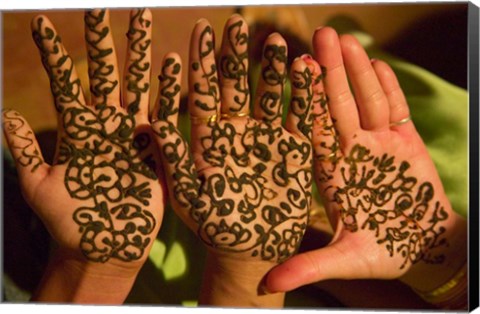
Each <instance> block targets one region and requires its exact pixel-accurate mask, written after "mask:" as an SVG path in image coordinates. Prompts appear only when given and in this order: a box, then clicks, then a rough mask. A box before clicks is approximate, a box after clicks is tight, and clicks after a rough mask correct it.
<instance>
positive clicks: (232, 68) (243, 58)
mask: <svg viewBox="0 0 480 314" xmlns="http://www.w3.org/2000/svg"><path fill="white" fill-rule="evenodd" d="M242 26H243V21H238V22H236V23H234V24H232V25H230V26H229V27H228V29H227V38H228V44H229V46H230V49H231V50H232V51H233V53H232V54H227V55H222V57H221V59H220V71H221V73H222V77H223V78H224V79H229V80H234V81H235V85H234V89H235V91H237V92H238V93H237V94H236V95H235V96H234V97H233V100H234V101H235V104H236V105H235V106H232V105H230V106H229V110H230V111H231V112H232V113H236V112H240V111H242V110H243V108H244V107H245V106H246V105H248V104H247V101H248V96H249V88H248V69H247V65H246V63H247V62H248V48H247V44H248V34H247V33H246V32H242Z"/></svg>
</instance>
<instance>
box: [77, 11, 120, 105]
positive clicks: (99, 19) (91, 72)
mask: <svg viewBox="0 0 480 314" xmlns="http://www.w3.org/2000/svg"><path fill="white" fill-rule="evenodd" d="M105 14H106V10H90V11H87V12H85V17H84V21H85V26H86V28H87V29H88V31H87V33H86V36H85V41H86V42H87V50H88V57H89V59H90V61H91V62H90V63H89V69H88V77H89V79H90V92H91V93H92V95H93V96H95V97H96V98H100V100H99V103H101V104H102V105H106V104H107V98H108V95H110V94H111V93H112V92H113V91H114V89H115V88H117V86H118V80H111V79H110V76H112V75H113V74H114V73H115V71H116V69H115V66H114V65H113V64H108V63H107V61H106V58H107V57H109V56H111V55H112V53H113V47H110V48H107V49H101V48H100V47H99V44H100V43H101V41H102V40H104V39H105V38H106V37H107V36H109V33H110V28H109V27H108V26H103V27H101V25H102V24H103V23H104V22H105Z"/></svg>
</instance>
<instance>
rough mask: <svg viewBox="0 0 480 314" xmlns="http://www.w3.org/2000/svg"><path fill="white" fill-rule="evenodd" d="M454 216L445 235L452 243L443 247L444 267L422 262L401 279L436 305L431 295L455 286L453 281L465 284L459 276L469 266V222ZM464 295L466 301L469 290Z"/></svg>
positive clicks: (446, 227)
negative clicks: (467, 223)
mask: <svg viewBox="0 0 480 314" xmlns="http://www.w3.org/2000/svg"><path fill="white" fill-rule="evenodd" d="M451 213H452V214H451V215H452V216H451V218H450V219H449V220H448V225H446V226H445V229H446V232H445V235H444V236H445V238H446V239H447V241H448V244H447V245H445V246H443V247H442V251H441V253H442V255H443V256H444V260H443V262H442V263H440V264H427V263H424V262H420V263H418V264H415V265H413V266H412V267H411V268H410V270H409V271H408V272H407V273H406V274H405V275H404V276H402V277H401V278H400V280H401V281H403V282H404V283H405V284H407V285H408V286H410V287H411V288H412V289H413V290H414V291H415V292H416V293H417V294H419V295H420V296H422V297H423V298H424V299H425V300H426V301H428V302H430V303H432V304H433V303H435V300H433V299H432V298H431V297H430V296H431V295H436V294H437V292H438V291H445V287H447V286H452V282H455V283H459V282H460V283H461V280H459V279H458V278H457V277H459V275H461V274H462V273H463V271H462V270H463V269H464V268H465V265H466V263H467V258H468V256H467V237H468V234H467V232H468V230H467V225H466V220H465V219H464V218H463V217H461V216H460V215H458V214H456V213H455V212H453V211H452V212H451ZM455 286H456V284H455ZM457 290H458V287H455V294H458V291H457ZM452 291H453V290H452ZM464 294H465V295H464V297H465V300H466V298H467V291H466V289H465V291H464ZM443 297H444V296H442V298H443Z"/></svg>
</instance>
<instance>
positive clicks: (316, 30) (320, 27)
mask: <svg viewBox="0 0 480 314" xmlns="http://www.w3.org/2000/svg"><path fill="white" fill-rule="evenodd" d="M324 27H325V26H319V27H317V28H315V32H318V31H319V30H321V29H322V28H324Z"/></svg>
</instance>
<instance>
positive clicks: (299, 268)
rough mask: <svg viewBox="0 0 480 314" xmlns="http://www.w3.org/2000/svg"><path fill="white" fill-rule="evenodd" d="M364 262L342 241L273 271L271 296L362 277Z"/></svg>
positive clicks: (269, 279) (269, 284) (269, 283)
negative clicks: (322, 282) (361, 271)
mask: <svg viewBox="0 0 480 314" xmlns="http://www.w3.org/2000/svg"><path fill="white" fill-rule="evenodd" d="M361 263H363V261H362V260H361V259H359V258H358V256H353V254H352V253H347V252H346V251H345V250H344V248H342V245H341V244H340V243H339V242H335V243H333V244H330V245H329V246H327V247H324V248H321V249H318V250H313V251H308V252H305V253H301V254H298V255H296V256H294V257H292V258H291V259H289V260H287V261H286V262H284V263H282V264H280V265H278V266H276V267H275V268H273V269H272V270H271V271H270V272H269V273H268V275H267V278H266V280H265V288H266V291H268V292H269V293H275V292H286V291H290V290H293V289H296V288H298V287H301V286H304V285H307V284H311V283H314V282H317V281H322V280H328V279H354V278H357V277H359V275H360V277H364V276H361V275H362V274H359V271H358V270H359V269H364V268H363V267H361V266H362V265H361Z"/></svg>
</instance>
